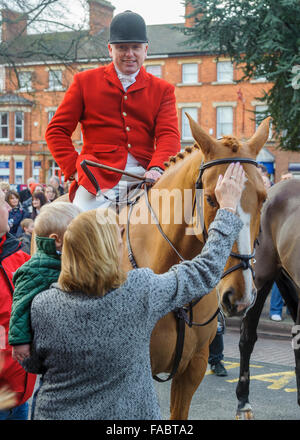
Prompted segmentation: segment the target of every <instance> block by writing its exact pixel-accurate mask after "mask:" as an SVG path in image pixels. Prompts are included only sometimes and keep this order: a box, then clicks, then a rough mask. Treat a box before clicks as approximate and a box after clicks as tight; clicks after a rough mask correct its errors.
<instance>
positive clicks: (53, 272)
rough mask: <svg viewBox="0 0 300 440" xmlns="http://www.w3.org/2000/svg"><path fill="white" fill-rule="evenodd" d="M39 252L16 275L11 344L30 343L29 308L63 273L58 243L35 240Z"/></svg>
mask: <svg viewBox="0 0 300 440" xmlns="http://www.w3.org/2000/svg"><path fill="white" fill-rule="evenodd" d="M36 245H37V252H36V253H35V254H34V255H33V256H32V257H31V259H30V260H29V261H27V262H26V263H25V264H23V266H21V267H20V268H19V269H18V270H17V271H16V272H15V274H14V276H13V283H14V286H15V291H14V295H13V305H12V310H11V318H10V323H9V333H8V342H9V344H10V345H21V344H30V343H31V342H32V332H31V324H30V307H31V302H32V300H33V298H34V297H35V296H36V295H37V294H38V293H40V292H42V291H43V290H47V289H49V287H50V285H51V284H52V283H56V282H57V280H58V277H59V274H60V270H61V258H60V255H58V254H57V252H56V248H55V240H54V239H53V238H48V237H36Z"/></svg>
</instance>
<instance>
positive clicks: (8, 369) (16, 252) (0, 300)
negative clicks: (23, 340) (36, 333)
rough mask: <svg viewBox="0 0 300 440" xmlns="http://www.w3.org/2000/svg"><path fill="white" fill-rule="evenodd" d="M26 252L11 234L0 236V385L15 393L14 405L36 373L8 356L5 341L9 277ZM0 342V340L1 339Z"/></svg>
mask: <svg viewBox="0 0 300 440" xmlns="http://www.w3.org/2000/svg"><path fill="white" fill-rule="evenodd" d="M29 259H30V256H29V255H28V254H26V253H25V252H23V251H22V250H21V245H20V243H19V241H18V240H17V239H16V238H15V237H13V236H12V235H11V234H7V235H5V236H4V237H2V238H0V326H1V329H0V330H1V332H2V331H4V332H5V347H2V346H1V347H0V350H1V354H4V365H3V367H2V369H1V371H0V388H1V387H2V386H4V385H8V386H9V388H10V389H11V390H13V391H14V392H15V393H17V405H21V404H23V403H24V402H26V401H27V400H28V399H29V398H30V396H31V395H32V392H33V389H34V384H35V380H36V376H35V375H34V374H31V373H27V372H26V371H25V370H24V369H23V368H22V367H21V365H20V364H19V362H17V361H15V360H14V359H13V358H12V356H11V352H12V347H11V346H10V345H9V344H8V330H9V320H10V314H11V306H12V299H13V290H14V287H13V283H12V277H13V274H14V273H15V271H16V270H17V269H18V268H19V267H20V266H22V265H23V264H24V263H25V262H26V261H27V260H29ZM1 342H2V341H1Z"/></svg>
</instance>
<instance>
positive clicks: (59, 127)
mask: <svg viewBox="0 0 300 440" xmlns="http://www.w3.org/2000/svg"><path fill="white" fill-rule="evenodd" d="M78 122H80V123H81V129H82V134H83V148H82V151H81V153H80V154H78V153H77V151H76V150H75V148H74V146H73V144H72V140H71V135H72V133H73V131H74V130H75V128H76V126H77V124H78ZM46 141H47V144H48V147H49V150H50V151H51V153H52V155H53V157H54V159H55V161H56V162H57V163H58V165H59V167H60V168H61V170H62V171H63V173H64V175H65V179H66V180H68V179H69V177H70V176H72V174H74V173H75V171H76V170H77V171H78V178H79V184H80V185H83V186H84V187H85V188H86V189H87V190H88V191H89V192H91V193H92V194H95V193H96V191H95V189H94V187H93V186H92V184H91V183H90V181H89V180H88V179H87V177H86V176H85V174H84V172H83V171H82V169H81V167H80V163H81V161H82V160H83V159H88V160H92V161H94V162H99V163H103V164H105V165H109V166H112V167H115V168H120V169H124V168H125V166H126V162H127V155H128V152H129V151H130V153H131V154H132V155H133V156H134V157H135V158H136V159H137V161H138V162H139V163H140V164H141V165H142V166H143V167H144V168H145V169H149V168H151V167H153V166H158V167H161V168H164V165H163V164H164V162H165V161H167V160H168V159H169V157H170V156H172V155H174V154H176V153H177V152H178V151H179V150H180V134H179V131H178V120H177V111H176V101H175V94H174V87H173V86H172V85H171V84H169V83H167V82H166V81H164V80H162V79H159V78H157V77H155V76H153V75H151V74H149V73H147V72H146V70H145V69H144V67H142V68H141V69H140V72H139V74H138V75H137V77H136V82H135V83H134V84H133V85H132V86H130V88H129V89H128V91H127V92H125V91H124V90H123V87H122V84H121V82H120V80H119V78H118V76H117V73H116V70H115V68H114V65H113V63H111V64H109V65H108V66H102V67H98V68H97V69H92V70H88V71H85V72H80V73H77V74H76V75H75V76H74V80H73V83H72V84H71V86H70V87H69V89H68V90H67V92H66V94H65V96H64V99H63V101H62V103H61V104H60V106H59V107H58V109H57V111H56V113H55V115H54V116H53V118H52V120H51V122H50V124H49V125H48V127H47V131H46ZM92 173H93V174H94V176H95V177H96V179H97V181H98V183H99V185H100V188H101V189H102V190H105V189H109V188H112V187H114V186H115V185H116V184H117V183H118V182H119V180H120V178H121V177H122V176H121V174H118V173H112V172H110V171H106V170H102V169H101V170H100V169H99V168H92ZM76 189H77V186H76V182H73V184H72V186H71V189H70V199H71V200H72V199H73V197H74V194H75V191H76Z"/></svg>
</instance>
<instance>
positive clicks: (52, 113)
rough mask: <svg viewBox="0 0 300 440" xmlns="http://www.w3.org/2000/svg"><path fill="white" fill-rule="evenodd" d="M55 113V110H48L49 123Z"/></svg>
mask: <svg viewBox="0 0 300 440" xmlns="http://www.w3.org/2000/svg"><path fill="white" fill-rule="evenodd" d="M54 113H55V110H50V111H49V112H48V124H49V122H50V121H51V119H52V118H53V116H54Z"/></svg>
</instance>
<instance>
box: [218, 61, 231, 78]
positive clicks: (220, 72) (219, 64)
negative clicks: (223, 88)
mask: <svg viewBox="0 0 300 440" xmlns="http://www.w3.org/2000/svg"><path fill="white" fill-rule="evenodd" d="M225 64H226V65H229V64H230V65H231V74H230V79H222V78H221V75H222V74H226V73H227V72H226V69H225V71H222V70H221V66H224V65H225ZM233 74H234V66H233V63H232V62H231V61H218V62H217V82H218V83H233V82H234V81H233Z"/></svg>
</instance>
